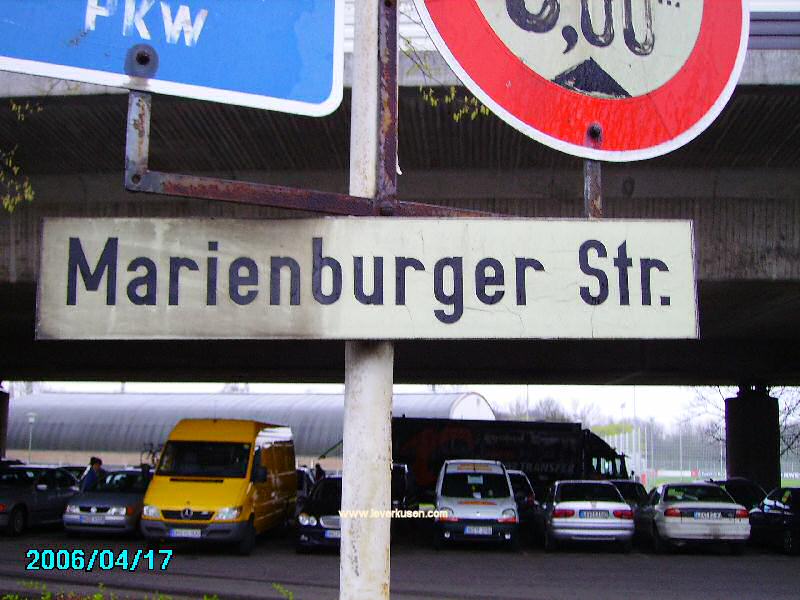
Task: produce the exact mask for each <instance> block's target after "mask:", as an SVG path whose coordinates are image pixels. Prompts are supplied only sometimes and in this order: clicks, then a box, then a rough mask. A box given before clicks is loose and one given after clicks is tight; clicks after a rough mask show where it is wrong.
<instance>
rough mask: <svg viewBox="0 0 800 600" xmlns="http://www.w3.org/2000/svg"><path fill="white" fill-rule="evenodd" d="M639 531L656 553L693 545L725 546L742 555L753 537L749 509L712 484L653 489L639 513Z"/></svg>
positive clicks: (680, 484)
mask: <svg viewBox="0 0 800 600" xmlns="http://www.w3.org/2000/svg"><path fill="white" fill-rule="evenodd" d="M636 531H637V532H638V533H640V534H642V535H643V536H644V537H649V538H650V541H651V542H652V545H653V550H654V551H655V552H663V551H664V550H668V549H669V548H670V547H672V546H683V545H686V544H690V543H713V542H722V543H726V544H728V545H729V547H730V549H731V552H732V553H734V554H739V553H741V552H742V551H743V550H744V545H745V542H747V539H748V538H749V537H750V521H749V514H748V512H747V509H745V507H744V506H742V505H741V504H736V502H734V500H733V498H731V496H730V495H729V494H728V492H726V491H725V490H723V489H722V488H721V487H719V486H718V485H715V484H712V483H669V484H664V485H661V486H659V487H657V488H654V489H653V490H652V491H651V492H650V495H649V496H648V497H647V502H646V503H645V504H643V505H642V506H641V507H640V508H639V509H638V510H637V511H636Z"/></svg>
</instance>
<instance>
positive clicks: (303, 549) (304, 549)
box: [294, 544, 311, 554]
mask: <svg viewBox="0 0 800 600" xmlns="http://www.w3.org/2000/svg"><path fill="white" fill-rule="evenodd" d="M294 551H295V552H296V553H297V554H311V548H310V547H309V546H303V545H302V544H295V547H294Z"/></svg>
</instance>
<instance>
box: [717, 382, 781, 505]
mask: <svg viewBox="0 0 800 600" xmlns="http://www.w3.org/2000/svg"><path fill="white" fill-rule="evenodd" d="M725 441H726V451H727V459H728V460H727V471H728V477H746V478H748V479H752V480H753V481H755V482H757V483H759V484H760V485H761V487H763V488H764V489H765V490H767V492H769V491H770V490H771V489H773V488H775V487H777V486H778V485H780V480H781V462H780V423H779V415H778V400H777V398H773V397H771V396H770V395H769V393H768V392H767V389H766V388H765V387H763V386H750V385H747V386H740V387H739V392H738V394H737V395H736V397H734V398H727V399H726V400H725Z"/></svg>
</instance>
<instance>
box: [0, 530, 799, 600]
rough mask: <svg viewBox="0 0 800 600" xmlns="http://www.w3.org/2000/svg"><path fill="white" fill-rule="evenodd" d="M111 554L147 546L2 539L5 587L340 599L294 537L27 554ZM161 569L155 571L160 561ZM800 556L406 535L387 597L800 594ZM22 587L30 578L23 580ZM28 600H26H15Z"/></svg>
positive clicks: (324, 566) (335, 564)
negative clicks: (117, 562)
mask: <svg viewBox="0 0 800 600" xmlns="http://www.w3.org/2000/svg"><path fill="white" fill-rule="evenodd" d="M45 548H51V549H54V550H59V549H68V550H71V549H83V550H84V552H85V553H86V554H87V555H89V554H91V553H92V550H94V549H109V550H111V551H113V552H114V553H115V555H117V556H118V555H119V553H120V551H122V550H127V551H128V553H129V555H130V556H133V555H135V554H136V552H137V550H143V551H144V550H145V544H144V542H143V540H141V539H127V540H118V539H114V538H110V539H104V538H68V537H67V536H66V534H65V533H64V532H63V531H61V530H58V529H47V530H38V531H32V532H28V533H27V534H25V535H24V536H22V537H20V538H9V537H0V590H2V591H3V592H7V591H8V592H10V591H25V590H26V589H27V590H28V591H27V593H28V594H29V595H30V597H32V598H37V600H38V598H39V597H40V595H39V594H38V592H36V593H34V592H31V591H30V585H31V583H30V582H32V581H37V582H44V583H45V584H46V585H47V588H48V590H50V591H52V592H58V591H64V592H65V593H67V592H75V593H77V592H82V593H84V594H88V593H89V592H91V591H97V589H98V588H97V586H98V585H99V584H103V585H104V586H105V588H106V589H107V590H109V592H110V591H114V592H115V594H116V597H117V598H126V597H129V598H137V599H139V598H144V597H145V595H149V597H150V598H153V597H154V594H155V593H156V592H159V593H162V594H167V595H169V596H171V597H172V598H184V597H185V598H203V597H204V595H206V596H213V595H214V594H216V595H217V596H218V598H219V600H231V599H232V600H238V599H245V598H248V599H249V598H270V599H273V598H274V599H284V600H285V599H286V598H294V599H295V600H317V599H319V600H328V599H331V600H333V599H336V598H338V579H339V557H338V554H336V553H331V552H328V553H314V554H311V555H308V556H305V555H303V556H300V555H297V554H295V552H294V544H293V539H292V536H291V534H282V535H271V536H267V537H262V538H260V539H259V541H258V544H257V546H256V549H255V551H254V552H253V554H252V555H251V556H249V557H241V556H236V555H235V554H234V553H233V552H227V551H225V550H224V549H220V548H211V547H205V548H196V547H182V548H178V549H177V550H176V552H175V553H174V555H173V557H172V559H171V561H170V563H169V564H168V567H167V569H166V570H163V571H162V570H160V569H155V570H152V571H151V570H149V568H147V567H148V565H146V564H140V566H139V567H138V568H137V569H136V570H135V571H134V572H127V571H124V570H122V569H121V568H119V567H117V568H114V569H111V570H107V571H103V570H100V569H98V568H97V567H95V568H94V569H93V570H92V572H89V573H86V572H71V571H59V570H55V569H54V570H50V571H42V570H39V571H28V570H26V564H27V563H28V559H26V553H27V551H28V550H29V549H39V550H42V549H45ZM155 566H156V567H158V564H156V565H155ZM798 566H800V558H798V557H788V556H784V555H781V554H776V553H771V552H767V551H764V550H761V549H756V548H748V549H747V551H746V553H745V555H744V556H730V555H729V553H728V551H727V549H725V548H719V549H717V548H713V547H710V548H703V549H698V550H689V551H681V552H677V553H675V554H669V555H653V554H651V553H649V552H647V551H646V550H645V549H641V548H637V549H634V551H633V552H632V553H631V554H622V553H618V552H616V551H613V550H611V549H606V548H604V547H602V546H601V547H586V548H569V549H565V550H562V551H560V552H557V553H552V554H550V553H545V552H544V551H543V550H541V549H540V548H538V547H532V546H530V545H523V548H522V550H521V551H520V552H517V553H514V552H510V551H508V550H504V549H502V548H495V547H489V546H467V545H464V546H456V547H452V548H449V549H447V550H443V551H441V552H437V551H435V550H433V548H432V547H431V546H430V544H428V543H423V542H422V541H416V542H415V541H414V540H413V539H402V540H399V541H397V542H396V543H394V544H393V548H392V563H391V581H392V597H393V598H398V599H403V600H407V599H408V600H410V599H437V600H438V599H441V600H448V599H464V600H483V599H486V598H493V599H498V600H517V599H523V598H524V599H526V600H530V599H541V600H558V599H562V598H563V599H568V598H588V597H591V598H597V599H603V598H609V599H610V598H614V599H620V598H624V599H631V598H647V599H652V598H656V599H658V598H665V599H666V598H669V599H670V600H674V599H675V598H703V599H704V600H713V599H717V598H718V599H720V600H730V599H733V598H735V599H740V598H758V599H761V598H770V599H772V600H777V599H782V598H786V599H789V598H792V599H795V598H797V597H798V589H800V569H798ZM26 582H27V583H26ZM22 597H24V596H22Z"/></svg>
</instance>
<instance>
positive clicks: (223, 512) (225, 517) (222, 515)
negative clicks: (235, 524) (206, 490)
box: [214, 506, 242, 521]
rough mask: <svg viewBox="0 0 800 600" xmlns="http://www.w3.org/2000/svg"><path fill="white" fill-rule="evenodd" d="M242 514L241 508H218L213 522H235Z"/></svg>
mask: <svg viewBox="0 0 800 600" xmlns="http://www.w3.org/2000/svg"><path fill="white" fill-rule="evenodd" d="M241 514H242V507H241V506H226V507H225V508H220V509H219V510H218V511H217V514H215V515H214V520H215V521H235V520H236V519H238V518H239V515H241Z"/></svg>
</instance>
